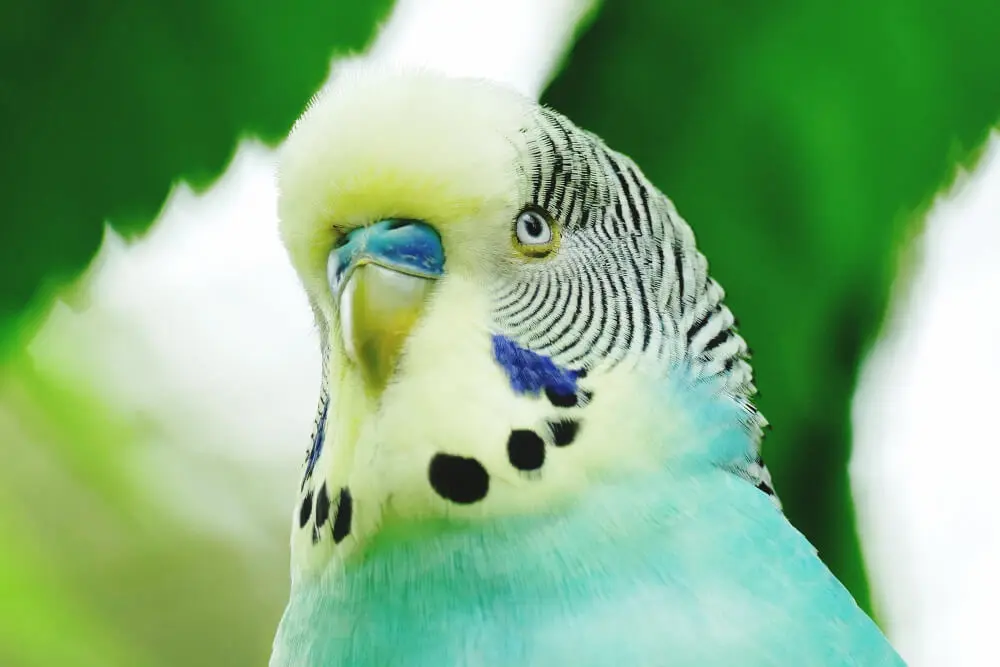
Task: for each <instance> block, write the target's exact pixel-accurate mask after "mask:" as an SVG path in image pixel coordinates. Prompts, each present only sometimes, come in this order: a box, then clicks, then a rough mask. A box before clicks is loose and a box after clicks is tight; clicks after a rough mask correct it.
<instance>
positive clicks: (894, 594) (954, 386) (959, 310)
mask: <svg viewBox="0 0 1000 667" xmlns="http://www.w3.org/2000/svg"><path fill="white" fill-rule="evenodd" d="M916 244H917V246H918V247H917V248H916V250H917V253H918V257H917V259H918V262H917V265H916V267H915V269H916V273H915V275H914V276H913V277H912V280H909V281H901V284H900V286H899V290H898V294H897V295H896V297H895V299H894V303H893V305H892V306H891V309H890V313H889V317H888V320H887V322H886V325H885V329H884V334H883V337H882V340H881V341H880V342H879V343H878V345H877V346H876V348H875V349H874V350H873V352H872V354H871V355H870V357H869V359H868V360H867V361H866V363H865V365H864V367H863V370H862V375H861V379H860V384H859V386H858V389H857V392H856V394H855V397H854V408H853V412H854V434H855V441H854V456H853V459H852V461H851V477H852V480H853V483H854V489H855V497H856V499H857V501H858V506H859V507H858V511H859V522H860V528H861V534H862V539H863V542H864V546H865V552H866V557H867V560H868V563H869V567H870V570H871V572H872V574H873V580H874V582H875V584H877V589H876V591H875V593H876V597H877V599H878V602H879V603H880V607H881V610H882V612H883V616H884V617H885V619H886V620H887V622H888V623H887V624H888V626H889V627H888V630H889V632H890V634H891V636H892V637H893V639H894V643H895V644H896V646H897V648H898V649H899V651H900V653H901V654H902V655H903V657H904V658H905V659H906V660H907V661H908V662H909V664H910V667H939V666H940V665H947V666H948V667H974V666H975V667H980V666H982V665H987V664H997V662H998V661H1000V659H998V657H997V653H998V651H997V648H996V638H995V635H994V632H995V631H996V630H995V626H994V623H995V620H994V619H995V618H996V616H995V614H997V615H1000V569H998V564H1000V530H998V525H1000V523H998V513H1000V484H998V478H997V474H998V471H1000V432H998V430H997V422H996V421H995V419H996V414H994V412H993V411H994V410H996V409H997V406H996V396H995V395H994V393H993V392H994V391H995V390H996V387H995V386H994V384H995V383H996V381H997V378H1000V346H998V341H1000V135H997V134H994V136H993V137H992V139H991V142H990V145H989V148H988V152H987V154H986V155H984V156H983V158H982V161H981V162H980V164H979V167H978V169H977V170H976V171H975V172H974V173H973V174H972V175H971V176H970V175H968V174H963V175H962V177H961V178H960V179H959V180H958V182H957V183H956V185H955V186H954V187H953V188H952V190H951V192H950V193H949V194H947V195H945V196H942V197H941V198H939V199H938V201H937V202H936V203H935V205H934V207H933V209H932V211H931V213H930V215H929V217H928V219H927V221H926V232H925V234H924V235H923V236H922V237H920V238H918V239H917V240H916ZM989 656H993V657H992V658H990V657H989Z"/></svg>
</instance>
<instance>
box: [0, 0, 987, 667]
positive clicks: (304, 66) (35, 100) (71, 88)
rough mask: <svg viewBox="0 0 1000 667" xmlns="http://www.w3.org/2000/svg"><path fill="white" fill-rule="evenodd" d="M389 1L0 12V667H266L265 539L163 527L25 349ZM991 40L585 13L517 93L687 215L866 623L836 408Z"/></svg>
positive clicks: (830, 13)
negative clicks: (70, 297) (112, 257)
mask: <svg viewBox="0 0 1000 667" xmlns="http://www.w3.org/2000/svg"><path fill="white" fill-rule="evenodd" d="M390 5H391V3H390V2H389V1H388V0H380V1H378V2H358V1H354V2H337V1H332V0H324V1H320V0H292V1H286V2H274V1H270V2H261V3H252V4H248V3H244V2H235V1H233V0H206V1H199V2H194V1H193V0H177V1H172V2H165V1H164V2H152V3H137V2H134V3H128V2H111V1H109V0H103V1H96V0H91V1H86V2H70V1H54V0H48V1H42V2H26V1H21V2H7V3H5V4H3V5H2V6H0V63H2V65H0V67H2V68H3V69H2V78H0V128H3V129H2V131H0V132H2V134H0V137H2V138H0V188H2V197H3V202H4V206H3V219H2V220H3V221H2V223H0V233H2V237H0V238H2V243H0V359H2V363H3V366H2V368H0V460H2V461H3V465H0V665H4V666H12V667H20V666H22V665H24V666H29V665H94V666H101V667H115V666H118V665H129V666H135V665H142V666H146V665H148V666H150V667H154V666H157V665H191V666H200V665H206V666H207V665H247V664H265V662H266V656H267V654H268V650H269V645H270V640H271V636H272V633H273V629H274V626H275V624H276V622H277V619H278V617H279V615H280V611H281V606H282V604H283V602H284V595H285V592H286V588H287V584H286V577H287V564H286V555H285V553H284V549H285V547H286V542H287V534H286V532H287V531H286V527H285V526H284V525H283V523H281V522H268V521H264V520H262V525H261V533H262V534H263V535H264V536H265V538H264V543H265V544H269V545H270V546H268V547H262V546H260V543H259V542H255V541H253V540H243V539H239V540H238V539H232V538H231V537H230V536H229V535H228V534H222V533H213V532H212V531H206V530H205V529H204V528H203V527H194V526H193V525H192V523H191V522H186V521H185V520H184V519H183V518H182V517H178V516H177V515H176V513H172V512H168V511H167V510H166V509H164V507H163V503H162V502H161V501H160V499H159V498H158V494H161V493H163V492H164V490H163V489H162V488H154V487H153V486H152V485H151V484H150V483H149V482H148V480H147V479H146V476H144V471H143V470H142V466H141V465H137V464H136V460H137V459H136V458H135V456H134V454H135V451H134V450H135V448H136V447H139V446H140V445H139V444H138V443H142V442H144V439H147V438H148V437H149V430H148V429H149V426H148V424H147V423H146V422H145V421H144V419H143V418H142V416H141V415H138V416H137V415H135V414H131V413H127V412H123V411H122V410H120V409H119V408H118V407H117V406H116V405H115V404H114V402H113V401H111V400H109V399H108V398H106V397H102V396H100V394H99V392H96V391H94V390H93V388H92V387H88V386H86V385H81V383H80V382H78V381H77V380H75V379H74V378H73V376H72V374H69V373H65V374H64V373H61V372H60V370H59V367H58V365H54V364H51V363H49V364H42V363H40V362H39V360H38V359H36V358H35V357H34V356H33V355H32V354H31V353H29V352H28V351H27V348H26V345H27V344H28V342H29V341H30V340H31V339H32V337H33V336H34V335H35V333H36V332H37V331H38V328H39V326H40V324H41V322H42V321H43V318H44V317H45V315H46V314H47V313H48V312H49V309H50V307H51V303H52V299H53V298H54V297H55V296H56V295H59V294H67V293H69V292H66V290H67V289H69V288H71V287H73V286H74V285H75V281H76V279H77V278H78V277H79V276H80V275H81V273H82V272H83V271H84V269H85V268H86V267H87V266H88V265H89V264H90V263H91V261H92V260H93V259H94V256H95V253H96V252H97V250H98V248H99V246H100V244H101V240H102V235H103V230H104V226H105V223H108V224H110V225H111V226H112V227H113V228H114V229H115V230H117V231H118V232H119V233H121V234H122V235H124V236H126V237H128V238H139V237H141V235H143V233H144V232H145V231H146V230H147V228H148V227H149V226H150V224H151V223H152V222H153V220H154V218H155V216H156V214H157V212H158V210H159V209H160V207H161V206H162V205H163V202H164V199H165V197H166V195H167V193H168V192H169V191H170V188H171V187H172V185H173V184H175V183H177V182H179V181H182V180H183V181H186V182H189V183H192V184H194V185H195V187H196V188H205V187H207V186H208V185H210V184H211V183H212V182H213V180H214V179H215V178H216V177H217V176H218V175H219V174H220V173H221V171H222V170H223V169H224V167H225V166H226V164H227V163H228V161H229V160H230V158H231V157H232V155H233V153H234V151H235V148H236V146H237V143H238V141H239V140H240V139H242V138H246V137H256V138H260V139H262V140H264V141H265V142H268V143H270V144H273V145H274V144H277V142H279V141H280V140H281V138H282V137H283V136H284V134H285V133H286V132H287V131H288V129H289V128H290V126H291V124H292V122H293V121H294V119H295V118H296V117H297V115H298V114H299V112H300V111H301V109H302V108H303V106H304V104H305V102H306V101H307V100H308V98H309V97H310V96H311V95H312V94H313V93H314V92H315V91H316V89H317V88H318V87H319V86H320V84H321V83H322V81H323V80H324V79H325V77H326V76H327V74H328V68H329V63H330V59H331V57H333V56H334V55H336V54H346V53H351V52H358V51H360V50H361V49H363V47H364V46H365V45H366V44H367V43H368V42H369V41H370V39H371V37H372V36H373V35H374V34H375V31H376V28H377V25H378V23H379V22H380V21H381V20H383V19H384V18H385V17H386V16H387V15H388V12H389V10H390V8H391V7H390ZM997 35H1000V4H998V3H996V2H994V1H992V0H963V1H959V2H945V1H944V0H934V1H931V0H924V1H920V0H917V1H912V0H909V1H908V0H884V1H882V2H864V1H862V0H846V1H844V2H839V3H832V2H816V1H812V0H809V1H804V2H803V1H799V2H790V1H784V2H783V1H777V0H769V1H765V2H738V1H736V0H730V1H728V2H718V1H715V2H713V1H709V2H702V3H687V2H679V1H677V0H668V1H665V2H664V1H661V0H631V1H630V2H607V3H604V6H603V7H601V8H600V11H599V13H598V14H597V15H596V18H595V19H594V20H593V21H592V22H591V23H589V24H588V26H587V27H586V29H585V30H584V31H583V33H582V34H581V35H580V38H579V41H578V42H577V43H576V45H575V46H574V47H573V48H572V51H571V53H570V55H569V57H568V58H567V60H566V62H565V65H564V68H563V69H562V70H561V71H560V72H559V73H558V74H557V75H556V77H555V79H554V81H553V83H552V85H551V86H550V87H549V89H548V90H547V92H546V94H545V95H544V96H543V100H544V101H545V102H546V103H548V104H550V105H552V106H554V107H555V108H557V109H559V110H560V111H562V112H564V113H566V114H567V115H568V116H570V117H571V118H572V119H574V120H575V121H576V122H577V123H579V124H580V125H582V126H584V127H586V128H588V129H590V130H593V131H595V132H597V133H598V134H600V135H601V136H603V137H604V138H605V139H606V140H607V141H608V142H609V144H611V145H612V146H613V147H615V148H616V149H618V150H621V151H623V152H625V153H627V154H629V155H631V156H632V157H634V158H635V159H636V161H637V162H638V163H639V165H640V166H641V168H642V169H643V170H644V171H645V172H646V174H647V175H648V176H649V177H650V178H651V179H652V180H653V181H654V182H655V183H656V184H657V185H658V186H659V187H660V188H661V189H663V190H664V191H665V192H667V193H668V194H669V195H670V196H671V197H672V198H673V199H674V201H675V203H676V204H677V206H678V208H679V209H680V211H681V213H682V214H683V215H684V216H685V217H686V218H687V219H688V221H690V222H691V223H692V226H693V227H694V228H695V232H696V234H697V235H698V238H699V242H700V245H701V248H702V250H703V251H704V252H705V254H706V255H707V256H708V258H709V261H710V262H711V266H712V270H713V274H714V275H715V277H716V278H717V279H719V281H720V282H721V283H722V284H723V285H724V286H725V287H726V289H727V292H728V294H729V298H728V302H729V304H730V306H731V307H732V309H733V311H734V312H735V313H737V315H738V317H739V320H740V326H741V329H742V331H743V333H744V335H745V336H746V338H747V339H748V340H749V341H750V344H751V346H752V348H753V350H754V354H755V368H756V371H757V378H758V386H759V387H760V388H761V396H760V401H759V403H760V406H761V408H762V410H763V412H764V414H765V415H767V416H768V418H769V419H770V421H771V422H772V423H773V424H774V429H773V431H772V432H770V433H769V435H768V438H767V440H766V443H765V447H766V449H765V455H766V458H767V460H768V462H769V465H770V466H771V468H772V471H773V474H774V478H775V485H776V488H777V490H778V492H779V494H780V495H781V496H782V499H783V501H784V503H785V507H786V512H787V514H788V516H789V517H790V519H791V520H792V522H793V523H794V524H795V525H796V526H797V527H798V528H799V529H800V530H802V531H803V532H804V533H805V534H806V536H807V537H808V538H809V539H810V540H811V541H812V542H813V543H814V544H815V545H816V546H817V547H818V548H819V550H820V553H821V555H822V556H823V558H824V559H825V561H826V562H827V563H828V564H829V565H830V567H831V568H832V569H833V570H834V571H835V573H836V574H837V575H838V576H840V577H841V579H842V580H843V581H844V582H845V583H846V584H847V585H848V587H849V588H850V589H851V590H852V591H853V592H854V594H855V595H856V596H857V597H858V599H859V601H860V602H861V604H862V605H863V606H865V607H866V608H868V609H871V600H870V596H869V591H868V582H867V580H866V576H865V572H864V568H863V564H862V561H861V557H860V551H859V544H858V539H857V536H856V531H855V527H854V518H853V514H854V513H853V509H852V505H851V499H850V489H849V486H848V481H847V467H846V463H847V460H848V456H849V453H850V441H851V434H850V422H849V415H848V412H849V401H850V396H851V392H852V390H853V386H854V383H855V379H856V375H857V369H858V365H859V363H860V361H861V360H862V359H863V356H864V354H865V351H866V349H867V347H868V346H869V345H870V344H871V342H872V341H873V339H874V337H875V335H876V334H877V332H878V328H879V324H880V320H881V318H882V316H883V313H884V311H885V308H886V304H887V300H888V297H889V290H890V287H891V285H892V283H893V281H894V280H895V279H896V277H897V276H898V275H899V272H900V270H901V269H905V262H904V261H902V260H903V259H904V258H905V257H906V255H905V249H906V247H907V245H906V242H907V240H908V239H909V238H911V237H912V236H913V235H914V234H915V233H916V232H917V231H919V224H920V220H921V214H922V212H923V211H924V210H926V206H927V205H928V204H929V202H930V200H931V198H932V197H933V196H934V194H935V193H936V192H938V191H939V190H940V189H941V188H942V187H944V186H946V185H947V184H948V183H949V182H950V181H951V179H952V177H953V175H954V173H955V169H956V167H957V166H958V165H959V164H964V165H969V164H972V163H973V161H974V160H975V158H976V156H977V151H978V149H979V148H980V147H981V145H982V143H983V140H984V139H985V137H986V133H987V131H988V130H989V128H990V127H991V126H993V125H995V124H996V123H997V121H998V120H1000V67H998V65H1000V63H998V59H1000V58H998V55H997V53H998V52H997V43H998V42H997ZM516 43H517V35H511V44H512V45H513V46H515V47H516ZM75 289H76V291H79V290H80V289H82V288H75ZM80 304H82V305H81V307H85V306H86V301H85V300H83V301H81V302H80ZM66 344H67V345H72V340H70V341H69V342H67V343H66ZM311 408H312V406H311V405H310V406H308V407H307V408H306V410H305V412H306V413H308V412H309V411H310V410H311ZM303 427H304V429H305V430H306V431H307V430H308V427H309V424H304V425H303ZM288 448H289V449H288V456H289V457H291V458H294V459H296V462H297V461H298V457H299V456H300V455H301V453H302V451H304V448H305V444H304V443H298V442H292V443H288ZM139 460H140V461H141V460H143V459H139ZM247 483H248V484H253V483H255V481H254V480H253V479H249V480H247ZM166 492H169V489H168V490H167V491H166ZM290 498H291V495H290V494H289V499H290ZM281 512H284V508H281V510H280V511H279V514H280V513H281Z"/></svg>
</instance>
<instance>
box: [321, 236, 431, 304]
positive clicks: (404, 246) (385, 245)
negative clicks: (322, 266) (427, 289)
mask: <svg viewBox="0 0 1000 667" xmlns="http://www.w3.org/2000/svg"><path fill="white" fill-rule="evenodd" d="M365 261H368V262H373V263H375V264H378V265H380V266H384V267H387V268H390V269H394V270H396V271H400V272H402V273H407V274H410V275H414V276H419V277H421V278H439V277H441V274H442V273H443V272H444V248H443V246H442V245H441V237H440V236H439V235H438V233H437V231H436V230H435V229H434V228H433V227H431V226H430V225H428V224H427V223H425V222H421V221H420V220H409V219H405V218H393V219H389V220H380V221H379V222H376V223H375V224H372V225H368V226H367V227H358V228H357V229H354V230H351V231H350V232H348V233H347V234H346V235H345V236H343V237H342V238H341V239H340V241H339V243H338V245H337V247H335V248H334V249H333V250H332V251H331V252H330V257H329V260H328V262H327V278H328V279H329V281H330V285H331V286H332V287H334V288H335V289H336V287H337V286H338V285H339V284H340V283H341V281H343V280H344V278H345V277H346V274H347V272H348V271H349V270H350V269H351V267H355V266H358V265H359V264H360V263H363V262H365Z"/></svg>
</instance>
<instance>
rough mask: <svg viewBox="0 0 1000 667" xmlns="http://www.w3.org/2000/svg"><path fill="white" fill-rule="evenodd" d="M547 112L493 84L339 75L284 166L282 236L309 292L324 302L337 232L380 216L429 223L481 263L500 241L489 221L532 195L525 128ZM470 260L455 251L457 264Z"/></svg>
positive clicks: (289, 147) (297, 131) (299, 127)
mask: <svg viewBox="0 0 1000 667" xmlns="http://www.w3.org/2000/svg"><path fill="white" fill-rule="evenodd" d="M536 108H537V107H536V105H535V103H534V102H532V101H531V100H528V99H527V98H524V97H522V96H521V95H519V94H518V93H516V92H514V91H512V90H508V89H506V88H503V87H501V86H498V85H497V84H494V83H490V82H486V81H475V80H469V79H454V78H448V77H444V76H441V75H439V74H433V73H429V72H423V71H393V70H383V69H373V67H372V66H366V67H358V68H352V69H348V70H346V71H344V72H342V73H340V74H339V75H338V76H337V77H336V78H335V79H334V81H333V82H332V83H331V84H330V85H329V86H328V87H327V88H325V89H324V90H323V91H321V92H320V93H319V94H318V95H317V96H316V97H315V98H314V99H313V101H312V102H311V103H310V105H309V107H308V109H307V110H306V112H305V113H304V114H303V116H302V118H301V119H300V120H299V121H298V122H297V123H296V125H295V127H294V128H293V130H292V133H291V135H290V136H289V138H288V140H287V142H286V143H285V145H284V147H283V149H282V151H281V159H280V165H279V186H280V192H281V194H280V198H279V204H278V208H279V217H280V221H281V236H282V239H283V241H284V243H285V245H286V247H287V248H288V252H289V254H290V257H291V260H292V263H293V264H294V265H295V268H296V270H297V271H298V272H299V275H300V277H301V278H302V280H303V282H304V283H305V287H306V290H307V291H308V292H309V294H310V296H311V297H312V298H313V299H314V300H315V301H318V302H320V303H321V304H322V301H323V298H324V296H323V295H324V293H325V291H326V287H325V262H326V257H327V254H328V252H329V250H330V248H331V245H332V243H333V240H334V236H335V233H336V230H337V229H341V230H343V229H351V228H354V227H357V226H361V225H364V224H368V223H371V222H374V221H376V220H378V219H381V218H391V217H406V218H416V219H421V220H425V221H427V222H429V223H431V224H433V225H434V226H435V227H436V228H437V229H438V231H439V233H440V234H441V235H442V238H443V239H444V242H445V245H446V247H448V246H451V247H465V248H468V251H467V252H466V254H465V259H466V261H468V262H475V261H476V259H477V258H476V254H477V253H476V251H477V249H478V250H480V251H487V249H488V248H489V247H490V243H491V241H492V240H493V239H491V238H490V236H491V235H490V234H484V231H485V230H484V226H483V224H482V222H483V221H485V220H492V221H498V220H503V221H504V222H505V223H506V222H507V218H508V217H509V216H513V215H516V213H517V210H516V207H517V206H518V204H520V203H523V201H521V200H523V199H524V197H525V196H526V194H525V193H524V185H523V183H522V179H520V178H519V177H518V164H519V163H522V162H523V161H522V160H520V158H521V156H522V155H523V151H524V150H525V144H524V141H523V137H522V132H521V130H522V129H523V128H526V127H528V126H529V125H530V123H531V118H532V114H533V113H534V111H535V109H536ZM494 231H495V232H496V233H498V234H503V235H504V238H505V239H506V238H507V236H509V230H508V229H507V228H506V227H504V228H502V229H501V228H499V227H497V228H496V229H495V230H494ZM484 237H485V238H484ZM462 261H463V257H462V256H457V257H456V256H452V257H449V269H450V270H453V271H454V270H461V268H462V267H461V264H462Z"/></svg>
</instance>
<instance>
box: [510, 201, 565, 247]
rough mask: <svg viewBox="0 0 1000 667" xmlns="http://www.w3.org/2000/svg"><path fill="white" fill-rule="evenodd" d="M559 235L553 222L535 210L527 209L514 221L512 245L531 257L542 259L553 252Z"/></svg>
mask: <svg viewBox="0 0 1000 667" xmlns="http://www.w3.org/2000/svg"><path fill="white" fill-rule="evenodd" d="M558 240H559V234H558V230H557V228H556V225H555V223H554V221H553V220H552V219H551V218H550V217H549V216H548V215H546V214H545V212H544V211H540V210H538V209H535V208H527V209H525V210H523V211H521V213H520V214H519V215H518V216H517V220H515V221H514V245H515V246H517V248H518V250H520V251H521V252H522V253H524V254H526V255H529V256H531V257H544V256H545V255H548V254H549V253H550V252H552V251H553V250H555V247H556V246H557V245H558Z"/></svg>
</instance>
